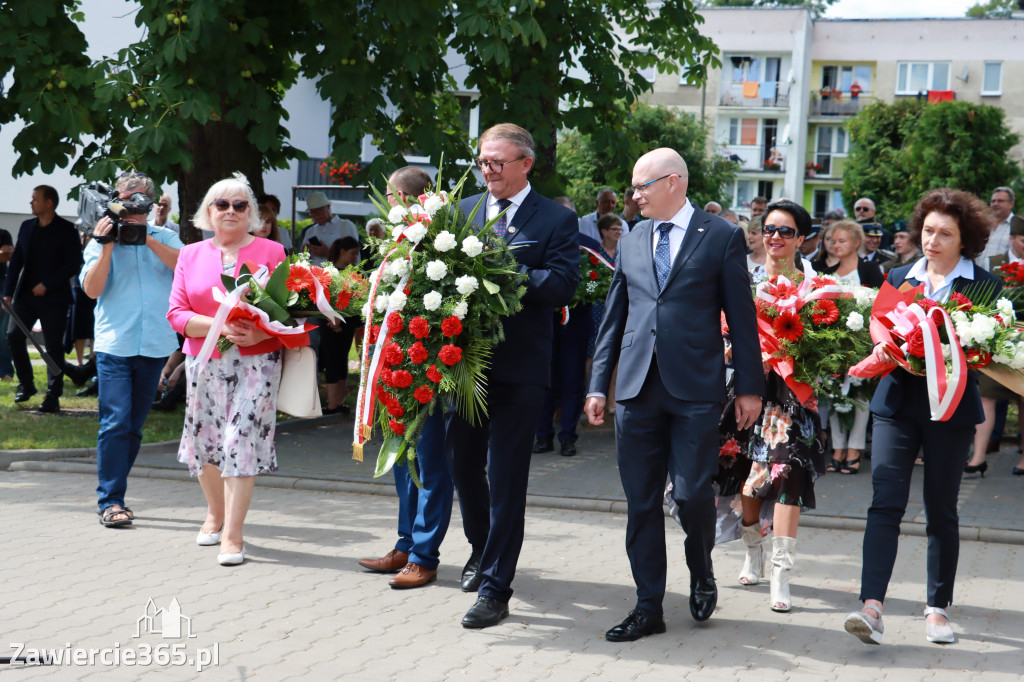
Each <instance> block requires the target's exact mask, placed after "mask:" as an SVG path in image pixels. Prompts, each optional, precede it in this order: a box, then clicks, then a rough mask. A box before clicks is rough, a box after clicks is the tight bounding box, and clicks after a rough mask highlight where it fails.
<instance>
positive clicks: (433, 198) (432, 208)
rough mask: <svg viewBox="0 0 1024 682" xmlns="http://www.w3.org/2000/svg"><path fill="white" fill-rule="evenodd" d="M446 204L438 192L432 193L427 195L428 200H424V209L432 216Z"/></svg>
mask: <svg viewBox="0 0 1024 682" xmlns="http://www.w3.org/2000/svg"><path fill="white" fill-rule="evenodd" d="M443 205H444V202H443V201H442V200H441V197H439V196H437V195H436V194H431V195H430V196H428V197H427V200H426V201H424V202H423V210H425V211H426V212H427V213H428V214H429V215H430V216H431V217H433V215H434V214H435V213H437V212H438V210H440V208H441V207H442V206H443Z"/></svg>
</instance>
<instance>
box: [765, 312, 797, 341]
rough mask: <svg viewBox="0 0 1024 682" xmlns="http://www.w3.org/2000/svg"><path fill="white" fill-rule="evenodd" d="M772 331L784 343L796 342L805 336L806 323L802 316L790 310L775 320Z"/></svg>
mask: <svg viewBox="0 0 1024 682" xmlns="http://www.w3.org/2000/svg"><path fill="white" fill-rule="evenodd" d="M772 329H773V330H774V331H775V336H777V337H778V338H779V339H781V340H783V341H793V342H796V341H799V340H800V337H801V336H803V335H804V323H803V321H802V320H801V319H800V316H799V315H798V314H796V313H793V312H789V311H788V310H787V311H786V312H784V313H781V314H780V315H779V316H778V317H776V318H775V321H774V322H772Z"/></svg>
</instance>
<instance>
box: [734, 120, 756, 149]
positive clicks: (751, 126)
mask: <svg viewBox="0 0 1024 682" xmlns="http://www.w3.org/2000/svg"><path fill="white" fill-rule="evenodd" d="M757 121H758V120H757V119H756V118H731V119H729V144H745V145H752V144H757Z"/></svg>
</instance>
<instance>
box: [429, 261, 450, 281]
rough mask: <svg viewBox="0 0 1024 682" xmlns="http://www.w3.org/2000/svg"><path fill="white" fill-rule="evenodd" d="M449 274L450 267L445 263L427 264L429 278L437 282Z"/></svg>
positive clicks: (431, 262) (433, 262)
mask: <svg viewBox="0 0 1024 682" xmlns="http://www.w3.org/2000/svg"><path fill="white" fill-rule="evenodd" d="M447 274H448V266H447V265H445V264H444V261H440V260H432V261H430V262H429V263H427V277H429V278H430V279H432V280H434V281H435V282H436V281H438V280H441V279H444V276H445V275H447Z"/></svg>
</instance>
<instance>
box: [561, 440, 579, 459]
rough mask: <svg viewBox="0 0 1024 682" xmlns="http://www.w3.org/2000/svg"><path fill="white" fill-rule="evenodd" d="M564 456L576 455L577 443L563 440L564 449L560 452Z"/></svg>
mask: <svg viewBox="0 0 1024 682" xmlns="http://www.w3.org/2000/svg"><path fill="white" fill-rule="evenodd" d="M559 454H560V455H562V457H573V456H575V455H576V444H575V443H573V442H572V441H568V440H563V441H562V451H561V452H560V453H559Z"/></svg>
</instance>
